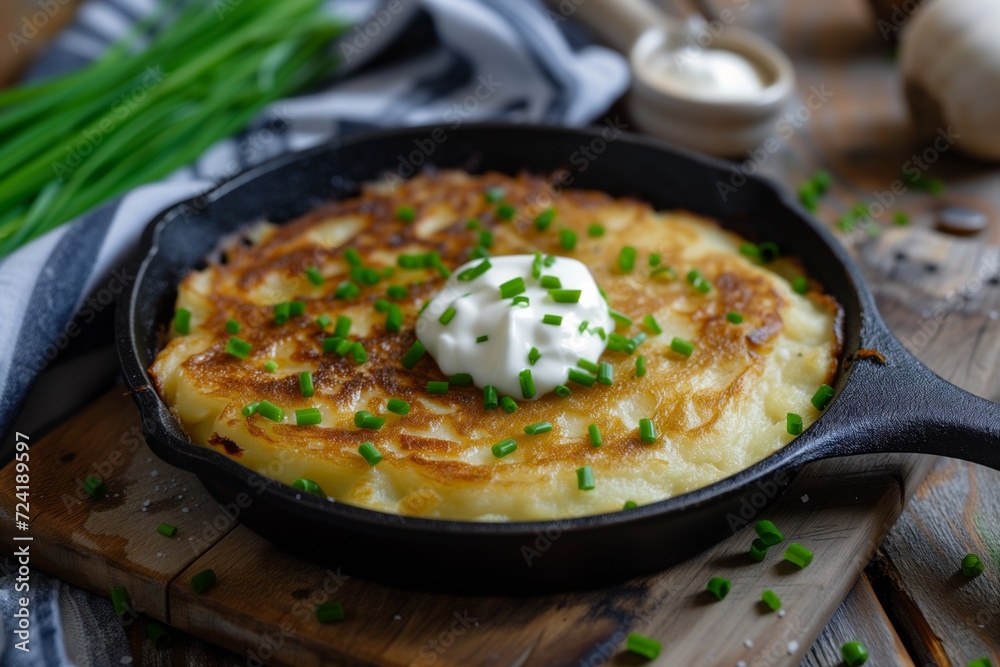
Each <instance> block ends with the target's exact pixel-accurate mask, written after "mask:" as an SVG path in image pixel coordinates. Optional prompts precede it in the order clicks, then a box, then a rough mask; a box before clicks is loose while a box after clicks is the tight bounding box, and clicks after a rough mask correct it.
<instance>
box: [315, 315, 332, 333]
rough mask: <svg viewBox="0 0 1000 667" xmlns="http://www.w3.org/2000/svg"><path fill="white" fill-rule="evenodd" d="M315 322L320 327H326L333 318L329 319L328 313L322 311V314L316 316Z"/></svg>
mask: <svg viewBox="0 0 1000 667" xmlns="http://www.w3.org/2000/svg"><path fill="white" fill-rule="evenodd" d="M316 324H317V325H318V326H319V328H320V329H326V328H327V327H329V326H330V325H331V324H333V320H331V319H330V316H329V315H327V314H326V313H323V314H322V315H320V316H319V317H317V318H316Z"/></svg>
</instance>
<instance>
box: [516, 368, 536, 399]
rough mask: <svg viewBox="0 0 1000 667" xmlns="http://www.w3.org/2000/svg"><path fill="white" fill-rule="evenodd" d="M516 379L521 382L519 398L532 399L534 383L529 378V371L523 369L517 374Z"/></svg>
mask: <svg viewBox="0 0 1000 667" xmlns="http://www.w3.org/2000/svg"><path fill="white" fill-rule="evenodd" d="M517 378H518V380H519V381H520V382H521V396H523V397H524V398H532V397H533V396H534V395H535V381H534V380H533V379H532V378H531V371H530V370H529V369H527V368H525V369H524V370H523V371H521V372H520V373H518V374H517Z"/></svg>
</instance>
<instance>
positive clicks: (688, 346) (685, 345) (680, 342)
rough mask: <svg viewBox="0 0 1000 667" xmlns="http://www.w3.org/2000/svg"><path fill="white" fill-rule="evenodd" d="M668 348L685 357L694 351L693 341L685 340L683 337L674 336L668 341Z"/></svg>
mask: <svg viewBox="0 0 1000 667" xmlns="http://www.w3.org/2000/svg"><path fill="white" fill-rule="evenodd" d="M670 349H671V350H673V351H674V352H676V353H677V354H682V355H684V356H685V357H690V356H691V353H692V352H694V343H692V342H690V341H686V340H684V339H683V338H674V339H673V340H672V341H670Z"/></svg>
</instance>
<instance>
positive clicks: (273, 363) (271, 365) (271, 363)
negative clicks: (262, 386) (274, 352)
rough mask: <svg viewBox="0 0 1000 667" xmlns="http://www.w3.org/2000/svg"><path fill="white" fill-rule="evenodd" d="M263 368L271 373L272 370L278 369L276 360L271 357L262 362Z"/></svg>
mask: <svg viewBox="0 0 1000 667" xmlns="http://www.w3.org/2000/svg"><path fill="white" fill-rule="evenodd" d="M264 370H265V371H267V372H268V373H273V372H274V371H276V370H278V362H277V361H275V360H274V359H271V360H270V361H268V362H267V363H266V364H264Z"/></svg>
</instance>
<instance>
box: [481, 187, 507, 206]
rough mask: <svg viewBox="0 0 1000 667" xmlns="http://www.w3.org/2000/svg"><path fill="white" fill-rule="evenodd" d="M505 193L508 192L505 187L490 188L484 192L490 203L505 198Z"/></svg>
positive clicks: (484, 197) (484, 196)
mask: <svg viewBox="0 0 1000 667" xmlns="http://www.w3.org/2000/svg"><path fill="white" fill-rule="evenodd" d="M505 194H507V191H506V190H505V189H504V188H501V187H496V188H490V189H489V190H487V191H486V192H484V193H483V199H485V200H486V201H487V202H489V203H490V204H495V203H497V202H498V201H500V200H501V199H503V196H504V195H505Z"/></svg>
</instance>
